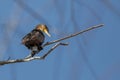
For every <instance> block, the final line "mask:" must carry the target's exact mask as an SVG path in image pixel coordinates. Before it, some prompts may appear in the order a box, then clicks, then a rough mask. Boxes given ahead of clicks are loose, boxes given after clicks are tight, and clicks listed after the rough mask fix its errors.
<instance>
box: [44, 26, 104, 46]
mask: <svg viewBox="0 0 120 80" xmlns="http://www.w3.org/2000/svg"><path fill="white" fill-rule="evenodd" d="M102 26H104V24H99V25H96V26H92V27H89V28H87V29H85V30H82V31H80V32H77V33H74V34H71V35H69V36H66V37H63V38H60V39H57V40H54V41H51V42H46V43H45V44H44V45H43V47H45V46H47V45H50V44H54V43H57V42H60V41H62V40H65V39H68V38H71V37H74V36H77V35H79V34H82V33H84V32H87V31H90V30H93V29H96V28H99V27H102Z"/></svg>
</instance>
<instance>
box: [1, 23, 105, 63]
mask: <svg viewBox="0 0 120 80" xmlns="http://www.w3.org/2000/svg"><path fill="white" fill-rule="evenodd" d="M103 25H104V24H99V25H96V26H92V27H89V28H87V29H85V30H82V31H80V32H77V33H74V34H71V35H69V36H66V37H63V38H60V39H58V40H54V41H51V42H47V43H45V44H44V45H43V46H42V47H45V46H47V45H51V44H54V43H56V44H55V45H54V46H53V47H52V48H51V49H50V50H49V51H48V52H47V53H46V54H44V55H43V56H41V57H40V56H34V57H29V58H23V59H16V60H6V61H0V65H5V64H11V63H18V62H28V61H32V60H43V59H45V58H46V57H47V56H48V54H50V53H51V52H52V51H53V50H54V49H55V48H57V47H58V46H59V45H63V46H66V45H68V44H67V43H57V42H60V41H62V40H65V39H68V38H71V37H74V36H77V35H79V34H82V33H84V32H87V31H90V30H93V29H95V28H99V27H102V26H103Z"/></svg>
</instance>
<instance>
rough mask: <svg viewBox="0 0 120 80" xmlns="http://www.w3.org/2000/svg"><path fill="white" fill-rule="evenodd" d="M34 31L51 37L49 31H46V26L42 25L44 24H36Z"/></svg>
mask: <svg viewBox="0 0 120 80" xmlns="http://www.w3.org/2000/svg"><path fill="white" fill-rule="evenodd" d="M36 29H37V30H40V31H42V32H44V33H46V34H47V35H48V36H49V37H51V35H50V34H49V29H48V27H47V26H46V25H44V24H38V25H37V26H36Z"/></svg>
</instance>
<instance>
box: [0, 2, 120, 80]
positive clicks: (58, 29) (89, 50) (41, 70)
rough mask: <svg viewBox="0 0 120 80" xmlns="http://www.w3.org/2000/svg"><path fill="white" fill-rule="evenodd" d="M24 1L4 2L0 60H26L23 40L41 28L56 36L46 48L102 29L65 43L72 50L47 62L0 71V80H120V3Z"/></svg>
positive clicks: (60, 50)
mask: <svg viewBox="0 0 120 80" xmlns="http://www.w3.org/2000/svg"><path fill="white" fill-rule="evenodd" d="M21 1H22V0H19V1H17V0H16V1H15V0H4V1H0V6H1V7H0V32H1V34H0V43H1V45H0V51H1V52H0V60H6V59H8V58H9V57H10V58H11V59H18V58H24V57H25V56H27V55H28V54H29V53H30V51H29V50H28V49H27V48H26V47H24V46H23V45H21V39H22V37H23V36H24V35H26V34H27V33H28V32H30V31H31V30H32V29H33V28H34V27H35V25H37V24H39V23H43V24H46V25H48V27H49V29H50V33H51V35H52V37H51V38H49V37H47V36H46V40H45V42H47V41H51V40H55V39H58V38H61V37H64V36H66V35H69V34H72V33H74V32H78V31H80V30H83V29H86V28H88V27H91V26H94V25H97V24H101V23H103V24H104V27H102V28H99V29H95V30H92V31H89V32H86V33H84V34H82V35H79V36H76V37H74V38H71V39H68V40H65V41H62V42H69V43H70V44H69V46H67V47H63V46H60V47H58V48H57V49H55V50H54V51H53V52H52V53H51V54H50V55H48V56H47V58H46V59H45V60H40V61H39V60H35V61H31V62H25V63H17V64H10V65H4V66H0V75H1V76H0V80H27V79H29V80H33V79H35V80H36V79H37V80H120V63H119V61H120V58H119V56H120V54H119V53H120V43H119V41H120V37H119V34H120V31H119V30H120V27H119V26H120V24H119V23H120V10H119V9H120V6H119V3H120V1H119V0H92V1H91V0H29V1H28V0H26V1H22V2H21ZM22 3H24V4H22ZM52 46H53V45H50V46H48V47H46V48H44V50H43V51H41V53H40V54H38V55H39V56H40V55H42V54H44V53H45V52H47V51H48V50H49V49H50V48H51V47H52Z"/></svg>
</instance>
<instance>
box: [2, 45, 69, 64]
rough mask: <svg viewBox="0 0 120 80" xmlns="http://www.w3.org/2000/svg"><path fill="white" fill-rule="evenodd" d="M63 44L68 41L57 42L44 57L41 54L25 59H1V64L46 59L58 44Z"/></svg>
mask: <svg viewBox="0 0 120 80" xmlns="http://www.w3.org/2000/svg"><path fill="white" fill-rule="evenodd" d="M60 45H63V46H66V45H68V44H67V43H56V44H55V45H54V46H53V47H52V48H51V49H50V50H49V51H48V52H47V53H46V54H44V55H43V56H42V57H40V56H34V57H30V58H23V59H16V60H6V61H0V65H5V64H11V63H19V62H28V61H32V60H42V59H45V57H46V56H47V55H48V54H50V53H51V52H52V51H53V50H54V49H55V48H57V47H58V46H60Z"/></svg>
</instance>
